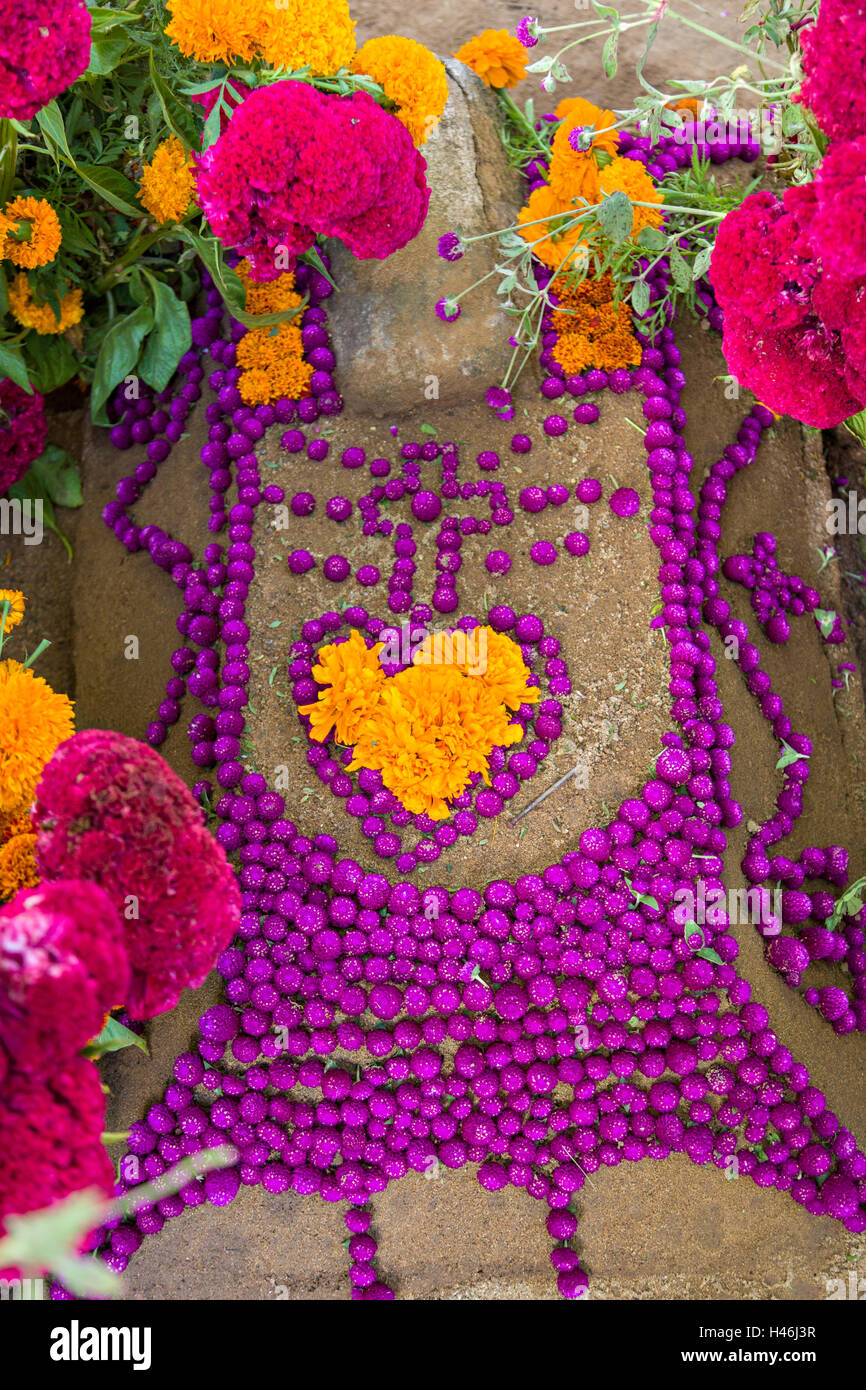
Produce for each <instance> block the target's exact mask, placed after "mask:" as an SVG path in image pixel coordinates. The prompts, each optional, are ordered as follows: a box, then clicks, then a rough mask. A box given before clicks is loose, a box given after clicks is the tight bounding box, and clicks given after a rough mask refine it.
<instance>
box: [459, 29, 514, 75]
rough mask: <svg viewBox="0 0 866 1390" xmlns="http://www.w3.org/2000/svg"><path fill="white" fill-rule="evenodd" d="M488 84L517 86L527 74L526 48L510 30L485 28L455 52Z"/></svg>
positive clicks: (462, 61) (461, 60)
mask: <svg viewBox="0 0 866 1390" xmlns="http://www.w3.org/2000/svg"><path fill="white" fill-rule="evenodd" d="M454 57H455V58H459V60H460V62H461V63H465V64H466V66H467V68H471V69H472V71H473V72H474V73H477V74H478V76H479V77H480V78H481V80H482V82H486V84H487V86H488V87H516V86H517V84H518V82H522V81H523V79H524V77H525V76H526V49H525V48H524V47H523V44H522V43H521V42H520V40H519V39H516V38H515V37H514V35H513V34H509V32H508V30H507V29H484V30H483V31H482V33H480V34H476V35H475V37H474V38H472V39H469V40H468V42H467V43H464V44H463V47H462V48H458V50H457V52H456V53H455V54H454Z"/></svg>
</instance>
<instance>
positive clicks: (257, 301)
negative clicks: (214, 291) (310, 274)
mask: <svg viewBox="0 0 866 1390" xmlns="http://www.w3.org/2000/svg"><path fill="white" fill-rule="evenodd" d="M237 272H238V275H239V276H240V278H241V281H242V283H243V286H244V290H245V292H246V296H245V308H246V309H247V310H248V312H249V313H251V314H279V313H283V312H284V311H285V310H286V309H299V308H300V307H301V305H302V304H303V299H302V298H301V296H300V295H299V294H298V293H297V292H296V291H295V288H294V286H295V276H294V272H293V271H290V270H289V271H286V272H285V274H283V275H280V276H278V277H277V279H276V280H267V281H258V280H252V279H250V265H249V261H241V262H240V264H239V265H238V267H237ZM300 323H301V321H300V317H298V316H295V317H294V318H291V319H286V320H285V322H283V323H280V324H277V325H276V327H268V328H251V329H249V330H248V331H247V332H246V333H245V334H244V336H243V337H242V338H241V340H240V342H239V343H238V345H237V358H236V361H237V365H238V366H239V367H241V368H242V369H243V370H242V372H241V375H240V378H239V380H238V390H239V391H240V393H241V397H242V398H243V401H244V403H245V404H246V405H266V404H267V403H268V402H270V401H274V400H277V399H278V398H279V397H280V396H286V397H287V398H288V399H289V400H297V399H298V398H299V397H300V396H305V395H306V394H307V392H308V391H309V387H310V380H311V378H312V375H313V369H312V367H311V366H310V365H309V363H308V362H306V361H305V360H304V353H303V345H302V341H301V327H300Z"/></svg>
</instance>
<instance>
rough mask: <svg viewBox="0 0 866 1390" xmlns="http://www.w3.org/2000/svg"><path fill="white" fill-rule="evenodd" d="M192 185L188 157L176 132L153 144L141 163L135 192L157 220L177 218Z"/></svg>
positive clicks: (175, 219) (193, 181)
mask: <svg viewBox="0 0 866 1390" xmlns="http://www.w3.org/2000/svg"><path fill="white" fill-rule="evenodd" d="M194 189H195V175H194V172H193V161H192V157H191V156H190V155H188V154H187V152H186V150H185V149H184V147H183V145H182V144H181V142H180V140H178V138H177V136H176V135H170V136H169V138H168V139H167V140H163V141H162V143H161V144H160V145H157V147H156V150H155V151H154V155H153V158H152V159H151V161H150V163H149V164H145V166H144V169H143V171H142V175H141V182H140V183H139V191H138V196H139V200H140V202H141V204H142V206H143V207H145V208H146V209H147V211H148V212H149V213H150V215H151V217H152V218H153V219H154V220H155V221H156V222H159V223H166V222H180V221H181V219H182V218H183V217H184V215H185V213H186V211H187V209H188V207H189V205H190V202H191V201H192V196H193V192H194Z"/></svg>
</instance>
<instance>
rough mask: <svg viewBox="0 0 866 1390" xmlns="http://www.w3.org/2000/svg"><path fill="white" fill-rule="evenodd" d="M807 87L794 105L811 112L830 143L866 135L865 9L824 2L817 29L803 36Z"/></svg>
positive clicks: (845, 0) (846, 1)
mask: <svg viewBox="0 0 866 1390" xmlns="http://www.w3.org/2000/svg"><path fill="white" fill-rule="evenodd" d="M800 47H801V50H802V55H803V74H804V76H803V85H802V87H801V88H800V91H799V93H798V95H797V96H796V97H795V98H794V100H795V101H800V102H802V103H803V105H804V106H808V107H809V108H810V110H811V111H812V112H813V113H814V116H815V119H816V120H817V122H818V124H819V126H820V127H821V129H822V130H823V132H824V134H825V135H826V136H828V137H829V139H830V140H853V139H856V137H857V136H858V135H866V86H864V83H863V64H864V62H866V8H864V6H863V5H862V4H859V3H853V4H852V0H821V5H820V8H819V10H818V18H817V20H816V21H815V23H814V24H810V25H808V27H805V28H803V29H802V30H801V31H800Z"/></svg>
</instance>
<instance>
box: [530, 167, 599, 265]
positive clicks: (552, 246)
mask: <svg viewBox="0 0 866 1390" xmlns="http://www.w3.org/2000/svg"><path fill="white" fill-rule="evenodd" d="M578 211H579V208H574V207H570V206H569V204H568V203H563V202H562V200H561V199H559V198H558V197H557V196H556V194H555V193H554V192H553V190H552V189H551V188H549V187H548V185H547V184H543V185H542V186H541V187H540V188H536V189H535V190H534V192H532V193H530V195H529V201H528V203H527V204H526V206H525V207H523V208H521V209H520V212H519V213H518V214H517V220H518V222H520V223H521V224H523V225H521V227H519V228H518V231H519V233H520V235H521V236H522V237H523V239H524V241H527V242H529V243H530V244H532V243H533V242H534V243H535V245H533V246H532V250H533V252H534V254H535V255H536V256H537V257H538V259H539V260H541V261H544V263H545V265H549V266H550V268H551V270H557V271H561V270H564V269H565V268H566V266H573V265H577V264H580V263H581V262H582V261H583V259H584V258H585V257H586V256H587V255H588V253H589V246H588V242H587V232H586V223H585V222H575V223H574V224H573V225H572V226H570V227H569V226H568V223H567V222H566V217H567V216H568V215H573V214H574V213H576V212H578ZM539 219H543V220H539ZM528 223H531V224H532V225H531V226H530V225H525V224H528Z"/></svg>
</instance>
